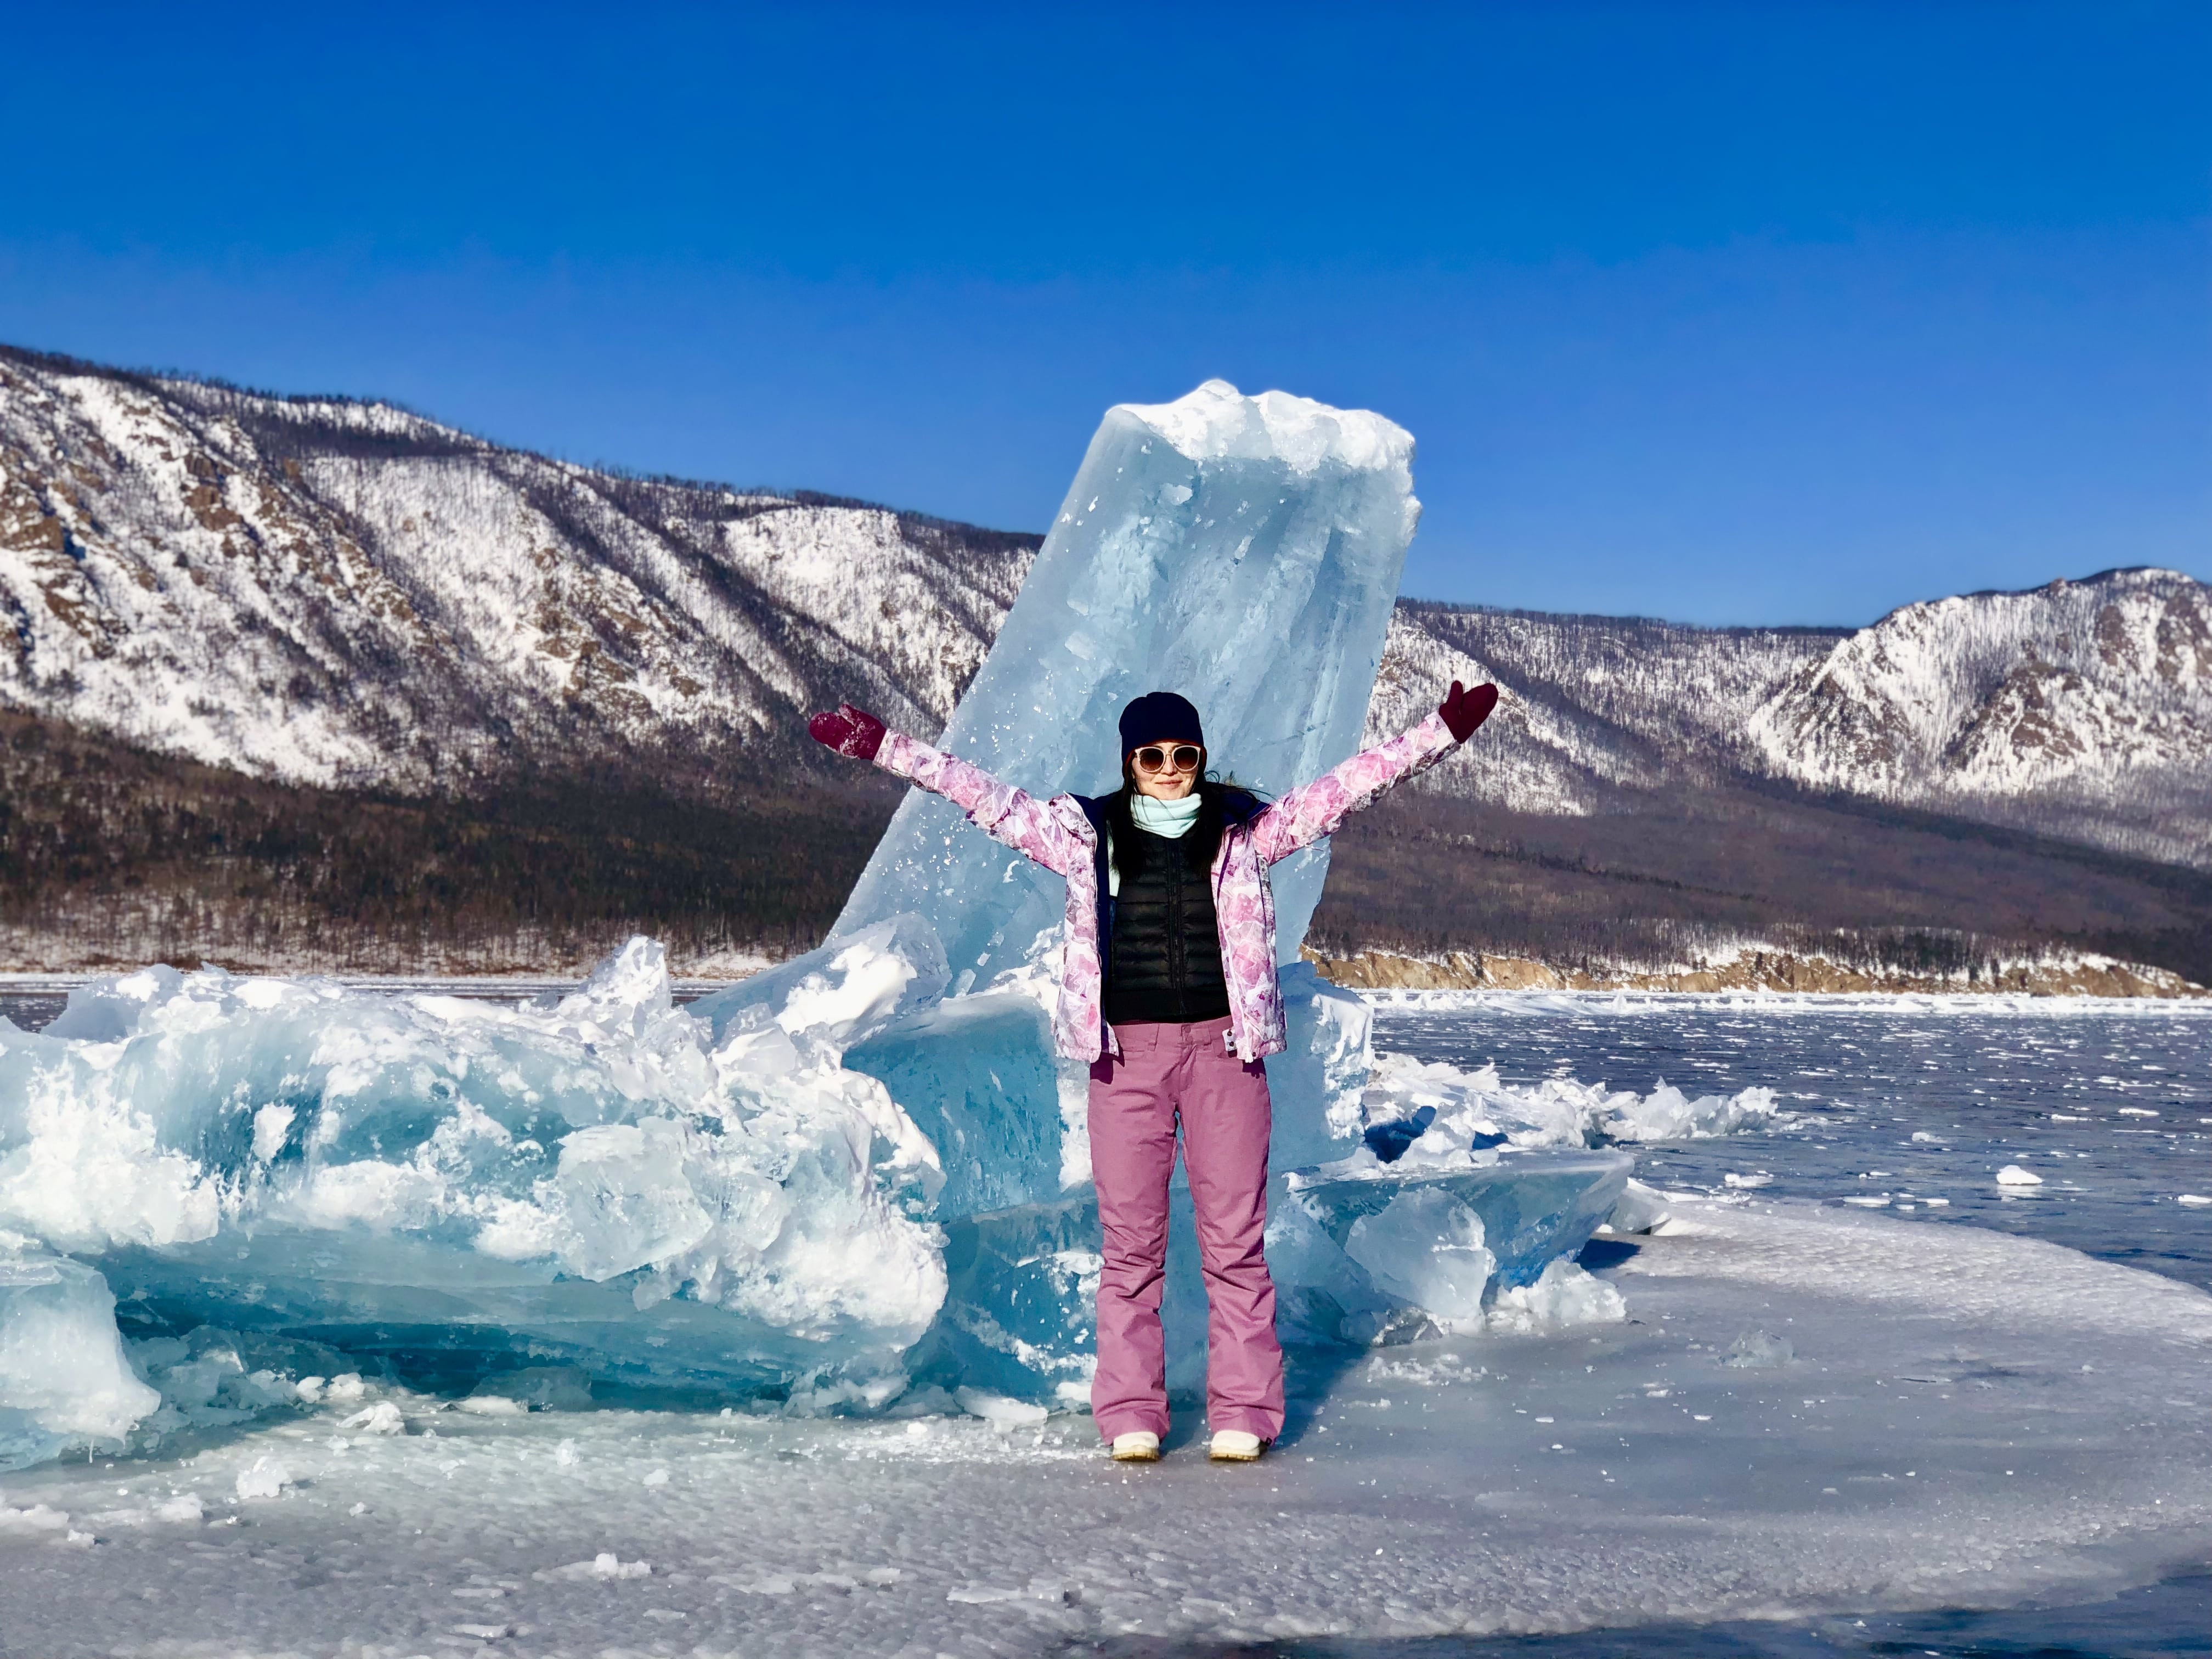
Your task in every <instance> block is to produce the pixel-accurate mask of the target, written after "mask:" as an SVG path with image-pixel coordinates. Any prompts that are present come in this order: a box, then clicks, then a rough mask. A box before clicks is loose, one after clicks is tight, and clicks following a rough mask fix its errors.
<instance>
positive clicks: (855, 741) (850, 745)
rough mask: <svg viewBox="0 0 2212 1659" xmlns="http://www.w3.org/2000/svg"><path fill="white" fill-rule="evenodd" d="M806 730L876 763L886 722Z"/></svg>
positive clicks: (822, 717)
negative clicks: (877, 751) (874, 760)
mask: <svg viewBox="0 0 2212 1659" xmlns="http://www.w3.org/2000/svg"><path fill="white" fill-rule="evenodd" d="M806 729H807V730H808V731H809V732H812V733H813V734H814V741H815V742H817V743H818V744H823V745H825V746H827V747H829V748H831V749H834V750H836V751H837V752H838V753H839V754H841V755H846V756H849V757H851V758H853V759H854V760H864V761H872V760H873V759H875V757H876V750H878V749H880V748H882V747H883V746H884V730H885V727H884V723H883V722H882V721H881V720H878V719H877V718H876V717H875V716H874V715H873V714H870V713H868V711H867V710H866V709H865V708H854V707H853V705H852V704H851V703H849V702H841V703H839V704H838V705H837V712H836V714H817V715H815V716H814V717H813V718H812V719H811V720H808V721H807V722H806ZM1468 729H1469V730H1470V731H1472V730H1473V729H1474V728H1473V727H1471V726H1470V727H1469V728H1468Z"/></svg>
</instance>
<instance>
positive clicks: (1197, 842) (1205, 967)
mask: <svg viewBox="0 0 2212 1659" xmlns="http://www.w3.org/2000/svg"><path fill="white" fill-rule="evenodd" d="M1201 793H1202V795H1203V797H1204V799H1203V803H1202V805H1200V809H1199V816H1198V822H1197V823H1194V824H1193V825H1192V826H1191V827H1190V829H1189V830H1188V833H1186V834H1184V835H1182V836H1179V837H1176V838H1175V839H1173V840H1170V838H1168V837H1167V836H1155V835H1152V834H1151V833H1149V832H1148V831H1146V830H1143V829H1138V828H1137V826H1136V823H1135V822H1134V821H1133V819H1132V817H1130V814H1129V806H1128V800H1127V796H1126V795H1125V794H1122V793H1119V792H1117V793H1115V794H1112V795H1105V796H1101V797H1099V798H1098V799H1097V800H1096V801H1085V803H1084V805H1085V808H1086V810H1087V811H1088V812H1089V815H1090V817H1091V822H1092V823H1093V824H1094V825H1095V826H1096V827H1097V829H1098V830H1099V832H1100V835H1099V841H1100V846H1101V853H1102V856H1101V858H1100V860H1099V877H1100V888H1101V893H1100V897H1101V898H1102V899H1105V900H1107V902H1106V903H1104V904H1103V906H1102V908H1101V911H1100V920H1101V922H1102V926H1101V927H1100V929H1099V932H1100V933H1101V935H1102V936H1103V939H1104V941H1105V944H1106V949H1105V950H1104V951H1101V952H1100V956H1101V957H1102V958H1103V962H1102V966H1103V968H1104V969H1105V975H1106V983H1105V998H1104V1013H1105V1017H1106V1023H1107V1024H1109V1025H1155V1024H1158V1025H1180V1024H1194V1023H1195V1022H1197V1021H1200V1020H1208V1019H1223V1018H1227V1017H1228V1014H1229V986H1228V982H1227V981H1225V979H1224V978H1223V976H1222V972H1221V933H1220V926H1219V923H1218V920H1217V919H1216V917H1215V915H1214V909H1213V886H1212V865H1213V855H1214V854H1215V852H1216V851H1217V850H1218V848H1219V847H1220V845H1221V834H1222V829H1223V826H1224V824H1225V823H1227V822H1228V821H1230V820H1231V819H1232V818H1234V819H1235V820H1237V821H1238V822H1242V821H1243V819H1244V818H1245V817H1248V816H1249V812H1250V810H1251V807H1252V806H1253V805H1256V803H1254V802H1252V801H1251V799H1250V797H1249V796H1246V795H1245V794H1244V793H1243V792H1242V791H1241V790H1231V789H1225V788H1224V787H1222V786H1221V785H1218V784H1207V785H1202V786H1201ZM1109 830H1110V831H1111V832H1112V842H1113V848H1114V860H1115V864H1116V865H1117V866H1119V872H1120V875H1121V892H1120V893H1119V894H1118V895H1117V896H1111V897H1110V898H1109V896H1108V895H1107V893H1106V892H1105V890H1104V889H1105V887H1106V881H1105V874H1106V871H1105V859H1104V857H1103V848H1104V845H1105V842H1106V840H1107V835H1106V832H1107V831H1109Z"/></svg>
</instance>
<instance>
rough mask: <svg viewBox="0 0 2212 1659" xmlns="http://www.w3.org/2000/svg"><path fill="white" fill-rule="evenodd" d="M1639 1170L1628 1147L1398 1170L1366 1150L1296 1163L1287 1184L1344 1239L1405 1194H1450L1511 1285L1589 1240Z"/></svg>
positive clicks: (1543, 1151)
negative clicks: (1471, 1217)
mask: <svg viewBox="0 0 2212 1659" xmlns="http://www.w3.org/2000/svg"><path fill="white" fill-rule="evenodd" d="M1635 1168H1636V1159H1635V1158H1634V1157H1633V1156H1632V1154H1630V1153H1627V1152H1582V1151H1573V1150H1554V1149H1552V1148H1540V1149H1535V1150H1531V1151H1528V1152H1504V1153H1501V1154H1499V1155H1498V1159H1497V1161H1496V1162H1495V1163H1493V1164H1487V1165H1481V1164H1478V1165H1476V1166H1474V1167H1472V1168H1467V1169H1459V1170H1443V1171H1441V1172H1431V1171H1429V1170H1422V1171H1419V1172H1418V1173H1416V1174H1413V1175H1410V1176H1404V1177H1397V1176H1394V1175H1392V1174H1390V1173H1389V1172H1387V1171H1385V1170H1383V1168H1382V1167H1381V1166H1380V1165H1379V1164H1377V1163H1376V1161H1375V1160H1374V1159H1373V1158H1370V1157H1368V1156H1367V1155H1366V1154H1365V1153H1364V1152H1362V1153H1360V1154H1358V1155H1356V1156H1355V1157H1353V1158H1347V1159H1346V1160H1344V1161H1343V1163H1341V1164H1334V1165H1328V1164H1325V1165H1322V1166H1321V1167H1320V1168H1317V1169H1310V1170H1292V1171H1291V1174H1290V1175H1289V1176H1288V1178H1287V1182H1286V1185H1287V1187H1288V1190H1289V1193H1290V1196H1291V1199H1292V1200H1294V1201H1295V1202H1296V1203H1297V1206H1298V1207H1299V1208H1300V1209H1302V1210H1304V1212H1306V1214H1307V1215H1308V1216H1310V1217H1311V1218H1312V1219H1313V1220H1314V1222H1315V1223H1316V1225H1318V1226H1319V1227H1320V1228H1321V1230H1322V1232H1324V1233H1325V1234H1327V1235H1328V1238H1329V1239H1330V1241H1331V1242H1332V1243H1335V1244H1337V1245H1338V1246H1340V1247H1341V1246H1343V1245H1345V1244H1346V1243H1348V1242H1349V1241H1350V1239H1351V1237H1352V1229H1353V1227H1354V1226H1355V1225H1357V1224H1358V1223H1360V1222H1361V1221H1363V1220H1364V1219H1366V1218H1370V1217H1379V1216H1380V1215H1381V1214H1382V1213H1383V1211H1385V1210H1386V1209H1389V1207H1390V1206H1392V1205H1393V1204H1394V1203H1395V1202H1396V1201H1397V1200H1400V1199H1401V1198H1402V1197H1404V1196H1406V1195H1407V1194H1416V1193H1420V1192H1425V1191H1428V1190H1431V1189H1433V1190H1435V1191H1438V1192H1442V1193H1445V1194H1449V1196H1450V1198H1451V1199H1452V1200H1453V1201H1454V1202H1455V1203H1457V1204H1459V1205H1461V1206H1464V1207H1466V1208H1467V1209H1468V1210H1470V1211H1472V1212H1474V1214H1475V1215H1477V1216H1478V1217H1480V1218H1481V1221H1482V1243H1483V1245H1484V1247H1485V1248H1486V1249H1488V1250H1489V1251H1490V1252H1491V1253H1492V1255H1494V1256H1495V1257H1496V1258H1497V1263H1498V1268H1497V1274H1498V1277H1497V1287H1498V1288H1505V1287H1510V1286H1515V1285H1529V1284H1534V1282H1535V1280H1536V1279H1537V1277H1538V1275H1540V1274H1541V1273H1542V1272H1543V1271H1544V1269H1545V1267H1547V1266H1548V1265H1550V1264H1551V1263H1552V1262H1553V1261H1557V1260H1558V1259H1559V1258H1560V1257H1562V1256H1569V1255H1573V1254H1574V1253H1575V1252H1576V1251H1577V1250H1579V1249H1582V1247H1583V1245H1585V1244H1587V1243H1589V1241H1590V1237H1591V1235H1592V1234H1594V1233H1595V1231H1597V1227H1598V1224H1599V1223H1600V1222H1601V1221H1603V1220H1604V1219H1605V1218H1606V1217H1607V1215H1608V1214H1610V1213H1611V1212H1612V1210H1613V1206H1614V1205H1615V1204H1616V1203H1618V1202H1619V1201H1620V1194H1621V1192H1622V1190H1623V1188H1625V1187H1626V1184H1627V1182H1628V1177H1629V1175H1630V1173H1631V1172H1632V1170H1634V1169H1635ZM1370 1277H1372V1273H1371V1272H1370Z"/></svg>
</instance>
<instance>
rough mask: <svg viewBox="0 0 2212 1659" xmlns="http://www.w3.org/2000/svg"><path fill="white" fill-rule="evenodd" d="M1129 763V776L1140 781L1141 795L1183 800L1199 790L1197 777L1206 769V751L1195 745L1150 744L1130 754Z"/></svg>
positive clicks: (1157, 798)
mask: <svg viewBox="0 0 2212 1659" xmlns="http://www.w3.org/2000/svg"><path fill="white" fill-rule="evenodd" d="M1128 762H1129V775H1130V776H1131V777H1133V778H1134V779H1135V780H1136V781H1137V793H1139V794H1140V795H1150V796H1151V797H1152V799H1154V800H1181V799H1182V798H1183V797H1184V796H1185V795H1188V793H1190V792H1191V791H1192V790H1194V789H1195V788H1196V787H1198V775H1199V774H1200V772H1202V771H1204V770H1205V769H1206V750H1203V749H1200V747H1198V746H1197V745H1196V744H1188V743H1148V744H1144V745H1143V746H1141V747H1139V748H1136V749H1133V750H1130V751H1129V754H1128ZM1148 762H1157V764H1147V763H1148ZM1178 763H1188V764H1178Z"/></svg>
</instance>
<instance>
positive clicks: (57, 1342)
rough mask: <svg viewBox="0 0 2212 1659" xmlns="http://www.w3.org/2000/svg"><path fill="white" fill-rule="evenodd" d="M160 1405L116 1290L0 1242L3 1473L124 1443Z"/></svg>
mask: <svg viewBox="0 0 2212 1659" xmlns="http://www.w3.org/2000/svg"><path fill="white" fill-rule="evenodd" d="M160 1404H161V1396H160V1395H157V1394H155V1391H154V1390H153V1389H149V1388H148V1387H147V1386H146V1385H145V1384H144V1383H142V1382H140V1381H139V1380H138V1378H137V1376H136V1374H134V1373H133V1372H132V1370H131V1365H130V1362H129V1361H128V1360H126V1359H125V1358H124V1355H123V1340H122V1338H121V1337H120V1336H118V1334H117V1333H116V1328H115V1297H113V1296H112V1294H110V1292H109V1291H108V1288H107V1283H106V1280H105V1279H101V1278H100V1275H99V1274H98V1273H94V1271H93V1270H92V1269H91V1268H89V1267H86V1266H84V1265H83V1264H82V1262H76V1261H70V1260H69V1259H68V1258H67V1257H66V1256H57V1255H48V1254H47V1253H46V1252H45V1251H42V1250H27V1249H17V1248H11V1247H10V1246H9V1243H8V1241H7V1237H6V1236H5V1235H0V1470H5V1469H18V1468H24V1467H25V1466H26V1465H27V1464H32V1463H39V1462H45V1461H46V1459H47V1458H49V1457H52V1456H55V1455H58V1454H59V1453H61V1452H64V1451H66V1450H69V1449H71V1448H73V1447H77V1446H89V1445H93V1444H95V1443H100V1442H103V1441H114V1440H119V1439H120V1438H121V1437H123V1436H124V1435H125V1434H127V1433H128V1432H129V1431H130V1430H131V1425H132V1424H134V1423H136V1422H137V1420H138V1419H140V1418H142V1417H143V1416H145V1415H146V1414H147V1413H149V1412H150V1411H152V1410H153V1409H154V1408H155V1407H156V1406H158V1405H160Z"/></svg>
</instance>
